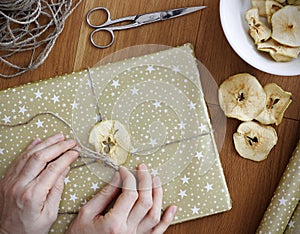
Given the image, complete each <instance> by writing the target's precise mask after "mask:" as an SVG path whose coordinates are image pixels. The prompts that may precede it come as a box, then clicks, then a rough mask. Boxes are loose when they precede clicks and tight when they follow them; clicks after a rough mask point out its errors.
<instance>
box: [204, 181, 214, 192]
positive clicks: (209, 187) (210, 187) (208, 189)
mask: <svg viewBox="0 0 300 234" xmlns="http://www.w3.org/2000/svg"><path fill="white" fill-rule="evenodd" d="M212 186H213V185H212V184H209V183H206V186H204V188H206V192H209V191H210V190H213V188H212Z"/></svg>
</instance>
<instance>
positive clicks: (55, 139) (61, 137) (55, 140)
mask: <svg viewBox="0 0 300 234" xmlns="http://www.w3.org/2000/svg"><path fill="white" fill-rule="evenodd" d="M63 140H64V135H63V134H62V133H58V134H55V135H53V136H50V137H48V138H46V139H45V140H44V141H42V142H40V143H39V144H38V145H36V146H35V147H33V148H31V149H30V150H28V153H27V155H28V158H29V157H31V155H32V154H34V153H35V152H38V151H41V150H43V149H45V148H48V147H49V146H51V145H54V144H56V143H58V142H61V141H63ZM25 158H26V157H25Z"/></svg>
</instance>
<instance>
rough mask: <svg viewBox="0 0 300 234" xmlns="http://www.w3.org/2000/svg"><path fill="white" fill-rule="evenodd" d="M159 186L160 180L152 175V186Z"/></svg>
mask: <svg viewBox="0 0 300 234" xmlns="http://www.w3.org/2000/svg"><path fill="white" fill-rule="evenodd" d="M160 186H161V181H160V178H159V177H158V176H154V178H153V187H154V188H156V187H160Z"/></svg>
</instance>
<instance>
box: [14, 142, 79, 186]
mask: <svg viewBox="0 0 300 234" xmlns="http://www.w3.org/2000/svg"><path fill="white" fill-rule="evenodd" d="M40 144H42V143H40ZM75 145H76V142H75V141H74V140H66V141H62V142H58V143H56V144H54V145H51V146H49V147H47V148H44V149H43V150H40V151H37V152H35V153H34V154H33V155H32V156H31V157H30V158H29V159H28V161H27V163H26V164H25V166H24V168H23V169H22V171H21V173H20V181H22V182H23V183H25V184H27V183H29V182H30V181H32V180H34V179H35V178H36V177H37V176H38V175H39V174H40V173H41V172H42V171H43V170H44V168H45V166H46V165H47V163H48V162H50V161H52V160H54V159H55V158H57V157H58V156H59V155H61V154H62V153H64V152H65V151H67V150H69V149H71V148H72V147H74V146H75ZM73 152H74V153H77V152H75V151H73ZM73 155H74V154H73ZM77 155H78V153H77ZM72 161H74V160H72ZM49 165H51V164H49ZM63 166H64V169H65V168H66V166H65V165H63ZM51 169H53V170H54V169H55V168H54V167H52V166H51V167H50V169H48V170H51ZM64 169H63V170H64Z"/></svg>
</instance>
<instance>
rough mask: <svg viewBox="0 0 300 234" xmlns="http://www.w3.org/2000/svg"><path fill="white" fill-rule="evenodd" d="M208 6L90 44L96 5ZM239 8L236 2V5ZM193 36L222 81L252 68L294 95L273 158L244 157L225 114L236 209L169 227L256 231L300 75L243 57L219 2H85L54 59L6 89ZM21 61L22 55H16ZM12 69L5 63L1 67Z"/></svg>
mask: <svg viewBox="0 0 300 234" xmlns="http://www.w3.org/2000/svg"><path fill="white" fill-rule="evenodd" d="M196 5H206V6H208V8H207V9H205V10H203V11H200V12H197V13H193V14H191V15H187V16H184V17H180V18H177V19H172V20H168V21H164V22H159V23H154V24H149V25H146V26H143V27H139V28H135V29H131V30H126V31H119V32H116V33H115V36H116V42H115V44H113V46H111V47H110V48H107V49H96V48H94V47H93V46H92V45H91V43H90V42H89V33H90V32H91V30H92V29H91V28H90V27H88V25H87V23H86V21H85V17H86V13H87V11H88V10H90V9H91V8H93V7H96V6H104V7H107V8H108V9H109V10H110V11H111V15H112V18H118V17H122V16H127V15H134V14H140V13H146V12H152V11H160V10H166V9H171V8H178V7H186V6H196ZM233 7H234V6H233ZM186 42H190V43H192V44H193V45H194V46H195V54H196V57H197V58H198V60H200V61H201V62H202V63H203V64H204V65H205V66H206V67H207V69H208V70H209V71H210V73H211V75H212V76H213V77H214V78H215V80H216V82H217V84H221V82H222V81H223V80H225V79H226V78H227V77H228V76H230V75H233V74H236V73H240V72H248V73H251V74H253V75H255V76H256V77H257V78H258V79H259V81H260V82H261V83H262V84H263V85H264V84H266V83H270V82H275V83H277V84H278V85H280V86H281V87H282V88H283V89H285V90H288V91H290V92H291V93H292V94H293V102H292V104H291V106H290V107H289V109H288V110H287V111H286V113H285V117H284V119H283V121H282V123H281V124H280V125H279V126H277V127H276V130H277V133H278V137H279V141H278V144H277V145H276V147H275V148H274V149H273V150H272V151H271V153H270V155H269V157H268V159H266V160H264V161H262V162H259V163H256V162H252V161H249V160H246V159H243V158H241V157H239V156H238V154H237V153H236V151H235V149H234V145H233V141H232V134H233V133H234V132H235V131H236V128H237V126H238V125H239V123H240V122H239V121H237V120H234V119H227V129H226V136H225V142H224V144H223V147H222V150H221V152H220V157H221V161H222V164H223V168H224V173H225V177H226V180H227V183H228V187H229V192H230V194H231V199H232V205H233V208H232V210H230V211H227V212H224V213H221V214H216V215H212V216H208V217H204V218H201V219H197V220H193V221H189V222H184V223H181V224H177V225H174V226H171V227H170V228H169V229H168V230H167V233H180V234H183V233H203V234H204V233H209V234H211V233H243V234H246V233H254V232H255V230H256V228H257V227H258V225H259V223H260V221H261V219H262V217H263V214H264V211H265V209H266V208H267V206H268V204H269V202H270V199H271V197H272V195H273V192H274V190H275V188H276V187H277V184H278V182H279V180H280V178H281V176H282V174H283V171H284V169H285V167H286V165H287V163H288V160H289V158H290V157H291V155H292V152H293V150H294V148H295V146H296V143H297V142H298V139H299V135H300V102H299V98H300V76H293V77H280V76H275V75H270V74H267V73H264V72H261V71H259V70H257V69H255V68H253V67H252V66H250V65H248V64H247V63H245V62H244V61H243V60H242V59H241V58H240V57H239V56H238V55H237V54H236V53H235V52H234V51H233V49H232V48H231V47H230V45H229V44H228V42H227V40H226V38H225V36H224V34H223V31H222V28H221V23H220V17H219V1H216V0H181V1H172V0H159V1H154V0H118V1H116V0H102V1H92V0H83V1H82V3H81V5H80V6H79V8H77V9H76V11H75V12H74V13H73V14H72V15H71V16H70V17H69V18H68V19H67V21H66V24H65V28H64V30H63V32H62V34H61V35H60V37H59V38H58V40H57V41H56V44H55V46H54V47H53V50H52V52H51V53H50V55H49V57H48V59H47V60H46V61H45V62H44V64H43V65H41V66H40V67H39V68H37V69H35V70H33V71H31V72H27V73H25V74H23V75H21V76H19V77H16V78H13V79H9V80H6V79H0V89H1V90H2V89H6V88H8V87H13V86H17V85H21V84H25V83H28V82H32V81H37V80H42V79H47V78H49V77H54V76H57V75H63V74H65V73H71V72H73V71H79V70H82V69H85V68H87V67H92V66H93V65H94V64H96V63H97V62H98V61H99V60H101V59H102V58H104V57H106V56H107V55H110V54H111V53H114V52H116V51H118V50H121V49H123V48H126V47H129V46H134V45H143V44H162V45H168V46H179V45H182V44H184V43H186ZM17 59H18V60H20V61H22V59H23V58H22V57H21V56H20V57H18V58H17ZM5 69H7V68H6V67H4V66H3V64H1V63H0V70H1V71H4V70H5Z"/></svg>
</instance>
